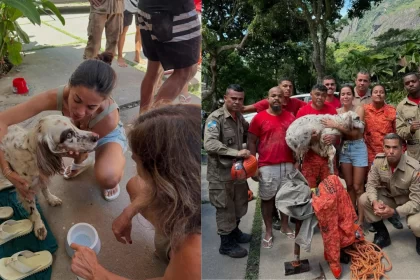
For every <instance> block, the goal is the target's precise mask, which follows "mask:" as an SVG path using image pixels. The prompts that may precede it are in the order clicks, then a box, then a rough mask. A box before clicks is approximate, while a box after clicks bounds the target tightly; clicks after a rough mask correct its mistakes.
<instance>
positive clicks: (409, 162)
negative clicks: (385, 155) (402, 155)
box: [405, 156, 420, 170]
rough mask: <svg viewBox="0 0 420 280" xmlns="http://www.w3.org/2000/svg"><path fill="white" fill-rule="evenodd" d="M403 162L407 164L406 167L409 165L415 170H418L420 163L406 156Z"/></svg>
mask: <svg viewBox="0 0 420 280" xmlns="http://www.w3.org/2000/svg"><path fill="white" fill-rule="evenodd" d="M405 162H407V164H408V165H410V166H411V167H413V168H414V169H416V170H417V169H420V163H419V162H418V161H417V160H416V159H414V158H412V157H409V156H407V159H406V160H405Z"/></svg>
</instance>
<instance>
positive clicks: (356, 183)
mask: <svg viewBox="0 0 420 280" xmlns="http://www.w3.org/2000/svg"><path fill="white" fill-rule="evenodd" d="M366 170H367V167H353V187H354V191H355V193H356V201H357V202H358V201H359V198H360V196H361V195H362V194H363V193H364V192H365V186H364V183H365V176H366ZM358 204H359V203H358ZM360 208H362V209H363V207H359V206H358V214H359V222H358V224H359V225H363V219H364V215H363V210H362V211H360Z"/></svg>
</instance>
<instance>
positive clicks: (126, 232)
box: [112, 206, 134, 244]
mask: <svg viewBox="0 0 420 280" xmlns="http://www.w3.org/2000/svg"><path fill="white" fill-rule="evenodd" d="M133 217H134V216H133V215H132V211H131V210H130V206H128V207H127V208H125V209H124V211H123V212H122V213H121V215H119V216H118V217H117V218H116V219H115V220H114V222H113V223H112V232H114V235H115V238H117V240H118V241H119V242H121V243H123V244H127V243H130V244H132V243H133V241H132V240H131V228H132V224H131V221H132V220H133Z"/></svg>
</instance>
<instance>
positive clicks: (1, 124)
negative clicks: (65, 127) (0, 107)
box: [0, 89, 57, 140]
mask: <svg viewBox="0 0 420 280" xmlns="http://www.w3.org/2000/svg"><path fill="white" fill-rule="evenodd" d="M56 108H57V89H52V90H49V91H46V92H44V93H40V94H38V95H36V96H34V97H32V98H31V99H29V100H28V101H26V102H24V103H21V104H18V105H16V106H13V107H11V108H9V109H7V110H5V111H3V112H0V140H1V139H3V137H4V135H6V134H7V128H8V127H9V126H10V125H13V124H18V123H20V122H23V121H25V120H27V119H29V118H31V117H33V116H35V115H37V114H39V113H41V112H43V111H48V110H56Z"/></svg>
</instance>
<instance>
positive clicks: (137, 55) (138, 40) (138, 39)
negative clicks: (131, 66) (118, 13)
mask: <svg viewBox="0 0 420 280" xmlns="http://www.w3.org/2000/svg"><path fill="white" fill-rule="evenodd" d="M134 42H135V44H136V50H135V53H134V61H135V62H137V63H140V64H144V61H143V59H141V56H140V52H141V35H140V26H138V25H137V26H136V37H135V38H134Z"/></svg>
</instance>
